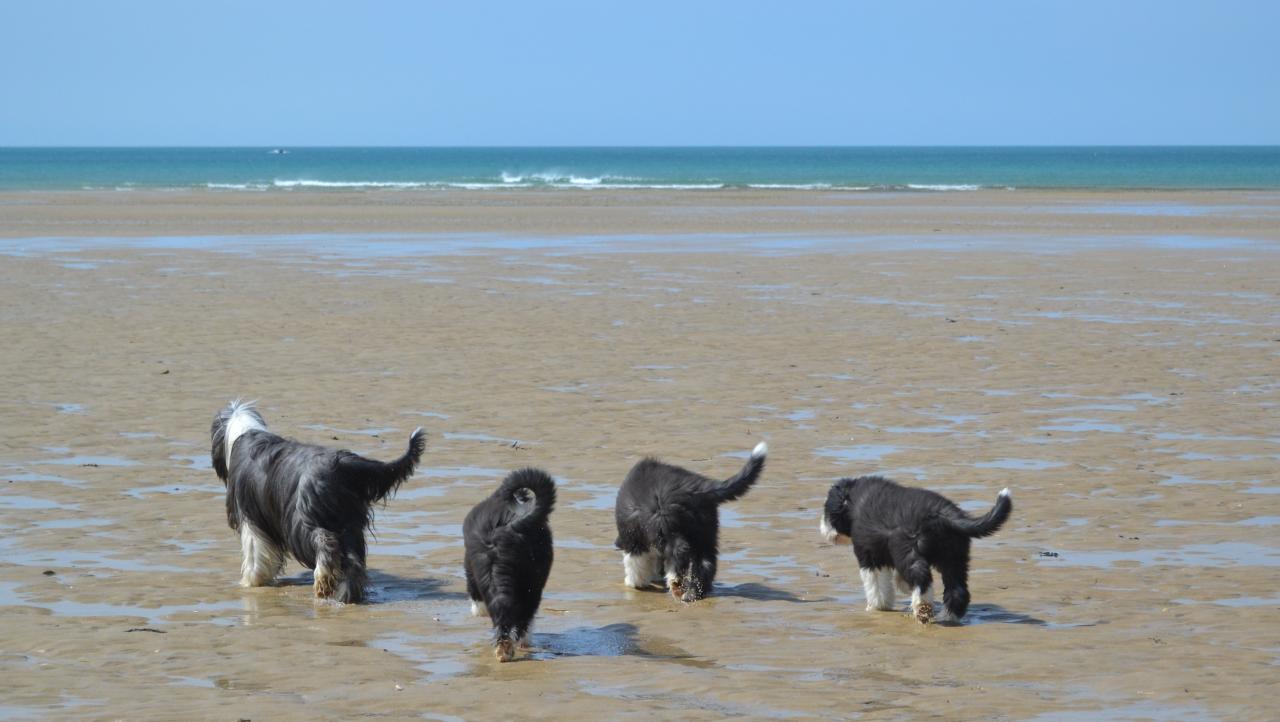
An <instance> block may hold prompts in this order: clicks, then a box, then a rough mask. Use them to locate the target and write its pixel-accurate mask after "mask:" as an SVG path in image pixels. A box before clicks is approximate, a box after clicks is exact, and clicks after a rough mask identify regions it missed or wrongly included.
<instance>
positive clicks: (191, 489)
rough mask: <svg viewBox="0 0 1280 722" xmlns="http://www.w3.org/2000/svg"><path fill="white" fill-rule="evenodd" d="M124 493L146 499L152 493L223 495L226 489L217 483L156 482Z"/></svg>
mask: <svg viewBox="0 0 1280 722" xmlns="http://www.w3.org/2000/svg"><path fill="white" fill-rule="evenodd" d="M124 493H125V494H126V495H128V496H131V497H133V498H135V499H145V498H147V496H148V495H150V494H193V493H194V494H216V495H218V496H222V495H223V494H225V493H226V489H224V488H223V487H222V486H220V485H216V484H156V485H154V486H135V487H133V488H132V489H126V490H125V492H124Z"/></svg>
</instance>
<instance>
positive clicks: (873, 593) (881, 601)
mask: <svg viewBox="0 0 1280 722" xmlns="http://www.w3.org/2000/svg"><path fill="white" fill-rule="evenodd" d="M858 574H859V575H860V576H861V577H862V591H863V593H864V594H866V597H867V611H868V612H875V611H884V610H886V609H893V603H892V602H889V601H887V600H886V599H885V594H884V590H882V589H881V587H880V578H881V574H880V570H878V569H863V568H862V567H858Z"/></svg>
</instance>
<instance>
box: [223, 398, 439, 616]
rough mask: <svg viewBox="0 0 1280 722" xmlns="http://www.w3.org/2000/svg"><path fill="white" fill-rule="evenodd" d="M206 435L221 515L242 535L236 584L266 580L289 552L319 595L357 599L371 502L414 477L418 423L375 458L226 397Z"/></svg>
mask: <svg viewBox="0 0 1280 722" xmlns="http://www.w3.org/2000/svg"><path fill="white" fill-rule="evenodd" d="M210 437H211V441H212V446H211V461H212V464H213V468H214V472H215V473H216V474H217V475H218V477H219V478H220V479H222V481H223V483H224V484H225V485H226V487H227V521H228V523H229V524H230V526H231V527H232V528H233V529H235V530H237V531H239V532H240V535H241V545H242V547H243V551H244V560H243V563H242V566H241V572H242V574H241V584H242V585H244V586H261V585H263V584H267V583H269V582H270V581H271V580H272V579H274V578H275V577H276V576H277V575H278V574H279V573H280V571H281V570H282V569H283V566H284V561H285V558H286V555H289V556H292V557H293V558H295V559H297V560H298V562H299V563H301V564H303V565H304V566H306V567H308V568H311V569H314V570H315V593H316V596H318V597H324V598H330V597H331V598H333V599H335V600H337V601H340V602H359V601H362V600H363V599H364V584H365V581H366V578H365V552H366V547H365V540H364V530H365V528H366V527H367V526H368V525H369V523H370V522H371V521H372V516H373V507H372V505H373V504H374V503H376V502H378V501H383V500H385V499H386V498H387V497H388V496H389V495H390V494H392V493H394V492H395V490H396V489H397V488H398V487H399V486H400V484H402V483H403V482H404V481H405V480H406V479H408V478H409V477H410V476H412V475H413V471H414V469H415V468H416V466H417V464H418V461H419V459H420V458H421V456H422V452H423V449H424V447H425V445H426V436H425V434H424V433H423V431H422V429H417V430H415V431H414V432H413V434H411V435H410V436H409V445H408V449H407V450H406V451H405V453H404V454H403V455H401V456H400V457H399V458H397V459H395V460H394V461H390V462H382V461H377V460H375V459H368V458H365V457H362V456H359V455H357V454H354V453H352V452H350V451H343V450H337V449H329V448H325V447H322V446H315V445H312V444H304V443H301V442H298V441H294V440H292V439H286V438H283V437H280V436H277V435H276V434H273V433H271V432H270V431H268V430H267V426H266V422H265V421H263V419H262V416H261V414H259V413H258V411H257V410H256V409H255V408H254V407H253V404H251V403H243V402H241V401H233V402H232V403H230V404H228V405H227V406H226V407H225V408H223V409H222V410H221V411H219V412H218V413H217V414H216V415H215V416H214V420H213V425H212V427H211V429H210ZM304 481H305V482H306V483H305V484H304V483H303V482H304Z"/></svg>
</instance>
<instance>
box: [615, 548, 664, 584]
mask: <svg viewBox="0 0 1280 722" xmlns="http://www.w3.org/2000/svg"><path fill="white" fill-rule="evenodd" d="M658 561H659V560H658V553H657V552H655V551H649V552H648V553H645V554H628V553H626V552H623V553H622V570H623V572H624V573H625V576H624V578H623V580H622V581H623V584H626V585H627V586H628V587H631V588H632V589H644V588H645V587H647V586H649V585H650V584H652V583H653V582H655V581H657V580H658V579H660V578H661V570H660V569H659V568H658Z"/></svg>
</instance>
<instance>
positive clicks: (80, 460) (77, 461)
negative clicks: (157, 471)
mask: <svg viewBox="0 0 1280 722" xmlns="http://www.w3.org/2000/svg"><path fill="white" fill-rule="evenodd" d="M32 463H35V464H55V465H58V466H139V465H140V464H141V462H138V461H134V460H133V459H125V458H123V457H119V456H93V455H85V456H70V457H67V458H63V459H42V460H40V461H35V462H32Z"/></svg>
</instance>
